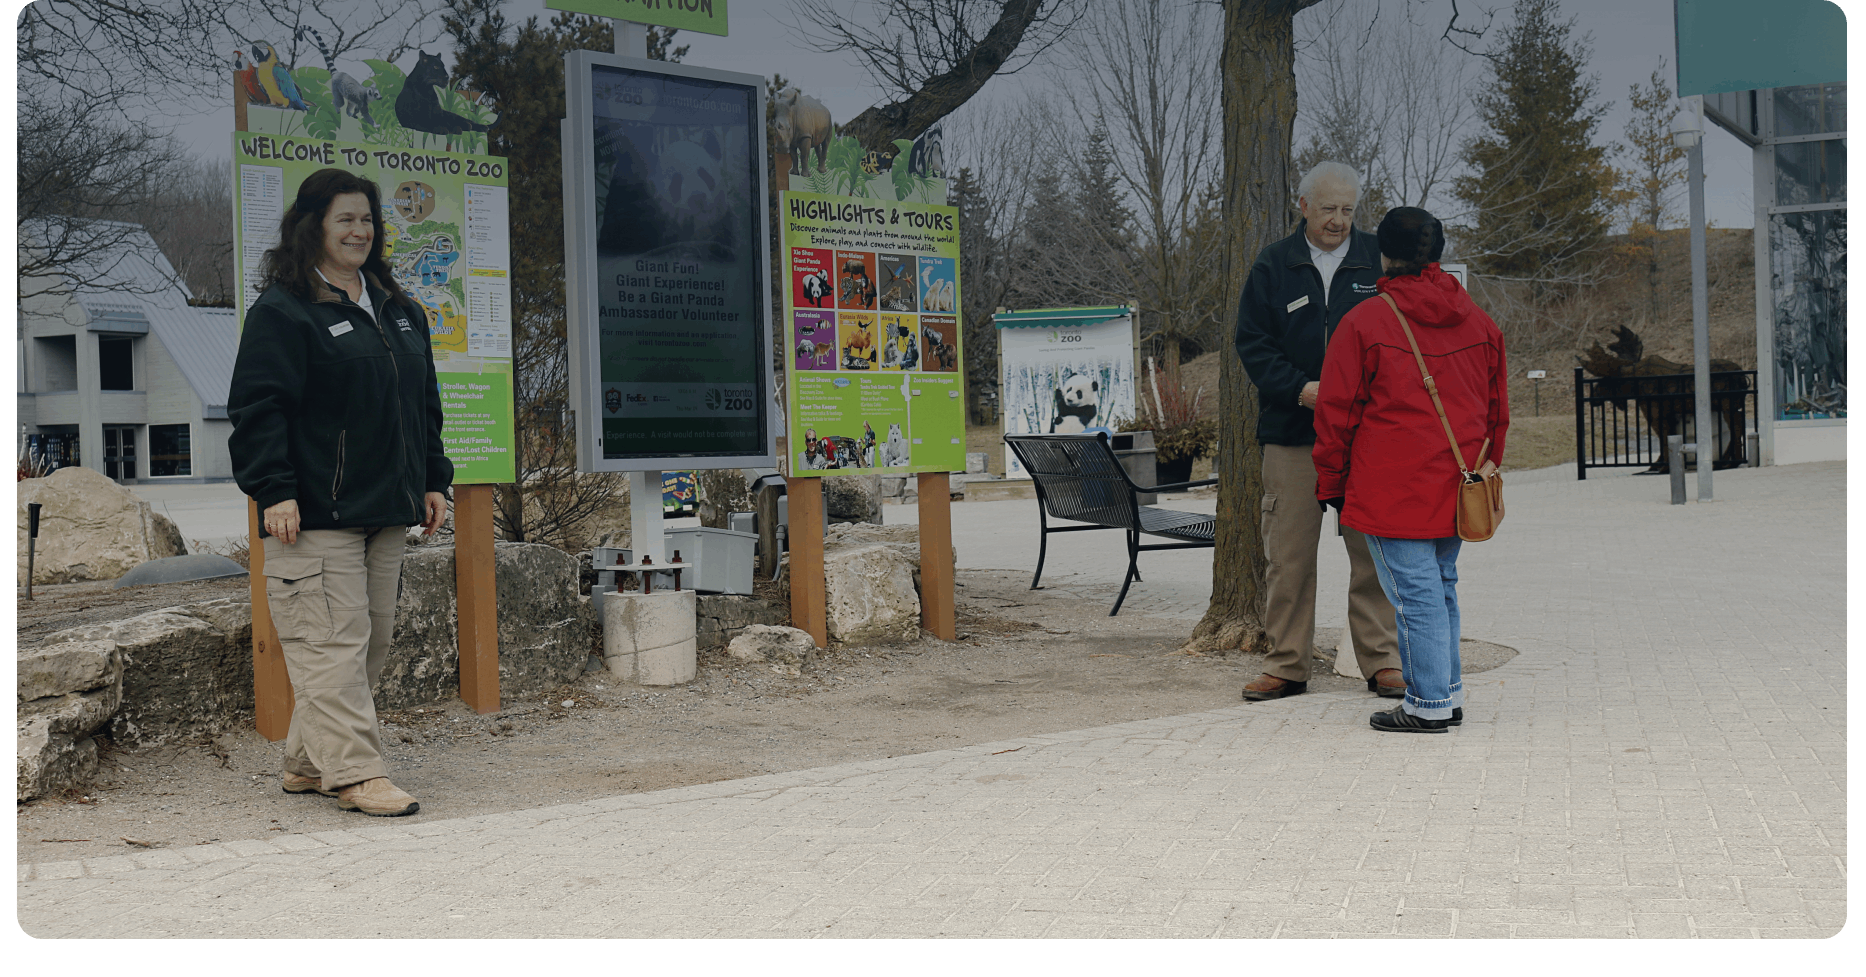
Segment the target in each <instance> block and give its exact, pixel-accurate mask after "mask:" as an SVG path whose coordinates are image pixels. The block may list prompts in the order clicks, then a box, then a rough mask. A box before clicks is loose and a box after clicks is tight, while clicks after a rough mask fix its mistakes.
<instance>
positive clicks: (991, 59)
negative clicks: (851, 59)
mask: <svg viewBox="0 0 1866 977" xmlns="http://www.w3.org/2000/svg"><path fill="white" fill-rule="evenodd" d="M1083 2H1084V0H995V2H994V0H870V2H868V3H866V4H861V5H859V6H863V7H867V8H869V9H870V10H871V11H872V14H871V17H872V24H871V23H869V22H867V21H868V18H864V17H862V16H860V15H859V14H858V13H857V12H856V10H855V8H856V6H858V5H853V4H846V3H838V2H837V0H792V5H791V9H792V11H793V18H794V19H793V21H792V23H791V24H790V25H789V26H790V28H791V30H792V31H793V32H794V33H795V34H796V36H797V37H798V38H799V39H801V40H802V41H803V42H804V43H805V44H807V45H809V46H810V47H812V48H814V49H815V50H818V51H821V52H823V53H825V54H839V53H842V52H845V51H846V52H853V53H854V54H855V55H856V57H857V60H858V61H859V62H860V63H861V64H862V66H863V68H864V69H866V70H867V72H868V74H869V77H871V78H872V79H874V81H875V83H876V84H877V85H880V86H881V89H882V91H883V93H884V97H892V98H894V101H891V102H887V103H885V104H882V105H877V106H874V107H871V108H869V109H867V110H866V111H864V112H862V113H861V114H860V115H857V116H856V117H855V118H853V119H851V120H849V121H848V123H846V124H845V125H843V126H842V128H841V132H842V134H843V135H846V136H852V137H854V138H855V139H856V140H857V141H858V142H860V143H861V144H862V145H863V146H864V147H866V148H869V149H887V148H890V147H891V144H892V141H893V140H896V139H913V138H915V137H917V136H919V135H920V134H921V133H923V132H925V131H926V129H927V127H928V126H931V125H932V124H933V123H935V122H938V121H939V120H940V119H942V118H945V117H946V116H947V115H949V114H951V113H952V111H953V110H954V109H957V108H958V107H959V106H961V105H963V104H965V102H966V101H967V100H968V99H970V98H971V97H972V96H973V95H975V94H977V93H978V90H979V89H981V88H983V87H984V86H985V83H986V82H987V81H990V80H991V79H992V77H993V76H995V75H1000V74H1011V73H1014V72H1016V71H1018V70H1020V69H1022V68H1024V67H1026V66H1028V65H1029V64H1031V63H1032V62H1033V61H1035V60H1036V59H1037V58H1039V57H1041V56H1042V54H1043V53H1044V51H1045V50H1047V49H1048V48H1049V47H1050V46H1051V45H1052V44H1055V43H1056V42H1057V41H1058V40H1060V39H1061V38H1062V37H1063V36H1064V35H1065V34H1067V33H1068V31H1069V30H1070V28H1071V27H1073V26H1074V25H1075V23H1076V21H1077V19H1079V17H1080V10H1081V5H1082V3H1083ZM845 7H846V8H848V9H846V10H845V9H844V8H845Z"/></svg>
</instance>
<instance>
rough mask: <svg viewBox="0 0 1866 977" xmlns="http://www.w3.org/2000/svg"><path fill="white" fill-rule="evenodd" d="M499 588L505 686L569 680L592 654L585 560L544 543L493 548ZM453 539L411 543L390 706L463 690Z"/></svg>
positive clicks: (387, 674) (533, 688)
mask: <svg viewBox="0 0 1866 977" xmlns="http://www.w3.org/2000/svg"><path fill="white" fill-rule="evenodd" d="M493 564H494V570H493V573H494V579H495V580H496V582H497V586H498V590H499V609H498V619H499V690H500V694H501V697H502V698H504V699H506V700H510V699H511V698H512V697H513V696H515V695H523V694H526V693H531V692H540V691H543V690H545V689H550V688H554V687H556V686H559V685H563V684H564V683H566V682H570V681H572V680H574V679H575V678H576V677H577V676H578V675H580V674H582V671H583V666H584V663H585V662H587V661H588V660H589V654H590V650H591V643H590V625H591V623H592V622H591V620H590V610H589V602H588V601H582V600H579V599H578V596H577V574H578V571H577V560H576V557H573V556H571V555H570V554H568V553H565V552H564V551H563V550H560V549H557V548H556V547H553V546H545V545H543V544H541V543H500V544H498V545H497V546H495V547H494V548H493ZM455 586H456V585H455V582H454V550H453V547H451V546H434V547H419V548H415V549H410V550H409V551H408V555H407V557H405V558H404V560H403V562H402V596H401V599H400V600H399V601H398V602H397V603H396V607H395V638H394V640H393V643H392V645H391V647H390V649H389V661H388V663H387V664H386V665H384V666H383V670H382V682H381V684H380V685H379V686H378V687H377V689H376V705H377V706H378V707H379V708H384V709H399V708H402V707H404V706H412V705H419V704H421V703H427V702H438V701H440V700H442V699H448V698H452V697H454V696H457V695H459V694H460V639H459V631H458V630H457V627H456V625H457V621H458V618H457V614H458V611H457V609H456V606H455V603H454V594H455Z"/></svg>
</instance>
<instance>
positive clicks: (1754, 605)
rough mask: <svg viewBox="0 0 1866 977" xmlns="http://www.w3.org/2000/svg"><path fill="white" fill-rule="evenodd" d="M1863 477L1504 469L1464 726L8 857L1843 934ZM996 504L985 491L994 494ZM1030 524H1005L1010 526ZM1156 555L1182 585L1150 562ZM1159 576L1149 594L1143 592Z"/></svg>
mask: <svg viewBox="0 0 1866 977" xmlns="http://www.w3.org/2000/svg"><path fill="white" fill-rule="evenodd" d="M1845 477H1846V469H1845V465H1844V464H1840V463H1835V464H1819V465H1800V466H1791V467H1782V468H1770V469H1760V470H1754V471H1732V472H1727V473H1726V472H1720V473H1718V477H1717V488H1718V492H1719V493H1720V499H1719V501H1717V502H1715V503H1712V504H1707V505H1700V504H1696V503H1694V504H1692V505H1687V506H1681V507H1673V506H1670V505H1668V504H1666V502H1667V499H1668V498H1669V494H1668V490H1667V488H1666V485H1665V483H1664V481H1663V480H1662V479H1657V478H1630V477H1629V478H1605V479H1590V480H1589V481H1587V482H1581V483H1576V482H1572V481H1570V482H1554V481H1541V482H1536V481H1533V480H1528V484H1523V485H1519V486H1513V487H1512V488H1511V490H1510V494H1509V506H1510V515H1509V520H1508V521H1507V522H1506V523H1505V526H1504V530H1503V532H1502V533H1501V534H1500V535H1499V536H1498V537H1497V539H1496V540H1495V541H1493V542H1490V543H1486V544H1482V545H1472V546H1469V547H1467V548H1466V549H1465V551H1464V552H1465V556H1464V560H1463V563H1462V576H1463V586H1462V598H1463V607H1464V621H1465V633H1466V634H1467V635H1469V636H1471V637H1476V638H1482V639H1485V640H1489V641H1495V642H1499V643H1502V644H1505V645H1509V646H1512V647H1515V648H1518V649H1520V650H1521V652H1522V654H1521V655H1520V656H1519V657H1518V658H1516V659H1515V660H1514V661H1512V662H1510V663H1509V664H1507V665H1505V666H1503V667H1501V668H1498V669H1496V670H1494V671H1490V672H1485V673H1482V674H1479V675H1475V676H1472V677H1471V680H1470V681H1468V683H1467V693H1468V696H1469V704H1468V706H1467V709H1466V713H1467V719H1466V722H1465V725H1464V726H1463V728H1462V729H1458V730H1454V731H1453V732H1452V733H1450V734H1448V735H1443V736H1402V735H1393V734H1380V733H1376V732H1374V731H1372V730H1370V729H1369V728H1368V727H1367V723H1366V719H1367V715H1368V713H1370V712H1372V711H1373V710H1374V708H1375V707H1376V705H1377V704H1378V700H1375V699H1373V698H1372V697H1370V696H1366V695H1349V694H1341V693H1330V694H1312V695H1308V696H1300V697H1297V698H1293V699H1287V700H1282V701H1278V702H1269V703H1256V704H1249V705H1239V706H1237V707H1233V708H1226V709H1219V710H1215V711H1211V712H1204V713H1198V714H1194V715H1185V716H1174V717H1170V718H1164V719H1155V720H1148V721H1144V722H1131V723H1123V724H1120V725H1113V726H1104V727H1101V728H1097V729H1085V730H1078V731H1075V732H1068V733H1061V734H1056V735H1047V736H1034V737H1029V738H1025V739H1020V740H1015V741H1011V742H1004V743H989V744H984V745H980V746H973V747H967V748H964V749H957V750H947V751H943V752H939V753H929V754H923V755H918V756H907V757H896V758H893V759H887V760H879V761H873V762H865V763H854V764H848V765H844V766H837V767H828V768H820V769H815V770H804V771H798V772H794V773H786V774H777V775H771V776H764V777H757V778H752V779H749V780H739V781H730V782H724V783H716V784H707V785H704V786H698V787H690V788H682V789H678V790H667V791H660V792H655V793H648V794H634V795H626V796H620V797H612V798H606V799H602V800H595V801H590V802H587V803H580V804H568V805H562V806H557V807H549V808H543V809H538V810H529V811H519V812H512V813H507V814H500V815H493V816H486V817H476V818H463V819H455V820H434V821H423V820H422V819H421V818H420V817H419V816H417V817H416V818H413V819H408V820H398V821H379V820H370V819H365V818H361V817H359V818H358V819H357V825H356V827H355V828H353V829H351V830H347V831H335V832H324V833H320V834H313V835H301V836H288V837H281V838H276V839H271V840H267V841H244V842H233V843H228V844H219V845H207V846H199V847H194V848H186V849H174V850H155V851H148V852H141V853H137V854H126V855H123V856H118V857H112V858H99V859H89V860H85V861H83V862H53V863H40V864H36V865H35V864H22V865H20V866H19V882H18V895H19V919H20V923H21V925H22V926H23V927H24V929H25V930H26V932H28V933H30V934H32V935H34V936H39V937H62V936H90V937H103V936H126V937H129V936H134V937H152V936H217V935H225V936H307V937H317V936H330V937H367V936H424V937H464V936H658V937H681V936H693V937H702V936H718V937H735V936H835V937H857V936H878V937H931V936H949V937H978V936H983V937H991V936H1050V937H1119V936H1150V937H1163V936H1185V937H1224V936H1362V937H1365V936H1428V937H1444V936H1460V937H1464V936H1476V937H1484V936H1563V937H1586V936H1601V937H1653V936H1664V937H1688V936H1694V937H1754V936H1764V937H1769V936H1777V937H1824V936H1828V935H1831V934H1833V933H1835V932H1837V931H1838V930H1839V929H1840V928H1841V926H1842V925H1843V924H1844V922H1845V918H1846V903H1845V871H1846V866H1845V850H1846V836H1845V814H1846V811H1845V799H1846V793H1845V790H1846V784H1845V779H1844V770H1845V761H1846V757H1845V740H1844V734H1845V716H1846V699H1845V661H1844V655H1845V630H1846V604H1845V566H1844V557H1845V525H1846V495H1845ZM991 504H992V505H995V504H996V503H991ZM1006 545H1010V544H1008V543H1007V544H1006ZM1162 576H1171V575H1170V574H1164V575H1162ZM1160 586H1165V584H1161V585H1160Z"/></svg>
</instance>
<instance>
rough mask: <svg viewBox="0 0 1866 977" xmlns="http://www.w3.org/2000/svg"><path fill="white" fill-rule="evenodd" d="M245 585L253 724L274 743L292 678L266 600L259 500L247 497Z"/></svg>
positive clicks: (287, 719)
mask: <svg viewBox="0 0 1866 977" xmlns="http://www.w3.org/2000/svg"><path fill="white" fill-rule="evenodd" d="M246 545H247V558H246V562H247V568H248V569H247V574H246V580H247V589H248V592H249V593H250V594H251V595H252V601H253V725H254V726H255V727H257V728H258V730H259V735H261V736H264V737H265V738H266V739H269V740H271V741H272V742H274V743H277V742H278V741H279V740H282V739H284V738H285V734H286V732H288V731H289V730H290V729H291V727H292V680H291V676H290V675H287V674H286V672H285V649H284V648H282V647H281V646H280V645H279V633H278V631H276V630H274V629H273V627H272V606H271V605H270V604H268V603H267V602H266V547H265V541H264V540H263V539H261V538H260V536H259V503H257V502H255V501H253V500H252V499H247V500H246Z"/></svg>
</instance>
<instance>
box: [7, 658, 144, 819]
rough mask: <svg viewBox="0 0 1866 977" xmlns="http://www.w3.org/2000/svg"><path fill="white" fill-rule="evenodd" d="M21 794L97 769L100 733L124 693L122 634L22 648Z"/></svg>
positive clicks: (69, 783)
mask: <svg viewBox="0 0 1866 977" xmlns="http://www.w3.org/2000/svg"><path fill="white" fill-rule="evenodd" d="M18 695H19V705H18V706H17V708H16V710H15V721H16V729H17V734H18V738H17V741H16V742H17V750H16V752H17V766H16V768H15V770H16V781H15V783H16V790H17V795H18V796H17V799H18V800H21V801H25V800H31V799H32V798H35V797H44V796H46V795H48V794H55V793H57V792H59V791H61V790H64V789H66V788H69V787H77V786H79V785H82V784H84V783H86V782H87V781H89V780H90V779H91V778H92V777H93V776H95V775H96V773H97V741H96V740H95V739H93V736H94V735H95V734H96V733H97V732H98V731H99V730H100V729H102V728H103V726H104V724H105V723H106V722H108V721H109V719H110V717H111V715H112V714H113V713H115V712H116V711H117V708H118V707H119V706H120V705H121V704H122V701H123V656H122V654H121V652H119V651H118V649H117V646H116V644H115V642H112V641H107V640H104V641H98V640H89V641H86V640H69V641H60V642H57V643H54V644H48V645H41V646H39V647H37V648H31V649H27V650H25V651H23V652H21V653H20V655H19V680H18Z"/></svg>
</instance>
